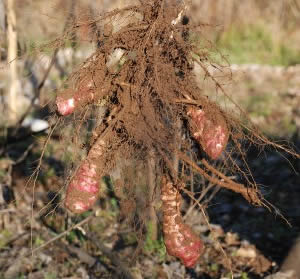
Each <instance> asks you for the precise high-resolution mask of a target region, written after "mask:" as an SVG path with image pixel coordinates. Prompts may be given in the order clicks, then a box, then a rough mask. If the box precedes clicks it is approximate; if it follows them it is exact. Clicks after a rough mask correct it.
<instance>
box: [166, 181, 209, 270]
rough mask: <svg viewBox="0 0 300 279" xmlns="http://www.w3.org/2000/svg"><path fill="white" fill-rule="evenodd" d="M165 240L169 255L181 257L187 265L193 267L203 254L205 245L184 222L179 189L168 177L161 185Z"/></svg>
mask: <svg viewBox="0 0 300 279" xmlns="http://www.w3.org/2000/svg"><path fill="white" fill-rule="evenodd" d="M161 199H162V209H163V232H164V242H165V245H166V249H167V252H168V254H169V255H171V256H175V257H177V258H179V259H180V260H181V261H182V263H183V264H184V265H185V266H186V267H192V266H193V265H194V264H195V263H196V261H197V260H198V258H199V257H200V256H201V254H202V252H203V249H204V245H203V242H202V241H201V239H200V238H199V237H198V236H197V235H195V233H194V232H193V231H192V229H191V228H190V227H189V226H188V225H186V224H184V223H183V220H182V217H181V213H180V204H181V195H180V193H179V191H178V189H177V188H176V187H175V186H174V185H173V184H172V183H171V182H170V181H167V179H166V178H163V180H162V185H161Z"/></svg>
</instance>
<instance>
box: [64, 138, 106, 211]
mask: <svg viewBox="0 0 300 279" xmlns="http://www.w3.org/2000/svg"><path fill="white" fill-rule="evenodd" d="M104 148H105V141H104V140H103V139H98V140H97V141H96V142H95V143H94V145H93V146H92V148H91V149H90V151H89V153H88V156H87V158H86V159H85V160H84V161H83V162H82V163H81V165H80V166H79V168H78V170H77V171H76V173H75V174H74V176H73V178H72V179H71V182H70V183H69V185H68V188H67V193H66V199H65V206H66V207H67V208H68V209H69V210H70V211H72V212H74V213H82V212H85V211H87V210H88V209H90V208H91V207H92V206H93V205H94V203H95V202H96V200H97V198H98V196H99V191H100V179H101V177H102V170H101V169H100V168H99V161H100V162H101V160H102V159H103V158H101V157H102V154H103V152H104Z"/></svg>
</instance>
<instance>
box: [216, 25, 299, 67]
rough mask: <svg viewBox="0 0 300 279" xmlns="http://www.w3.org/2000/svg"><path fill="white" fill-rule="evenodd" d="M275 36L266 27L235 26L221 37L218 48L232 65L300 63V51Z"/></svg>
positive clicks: (287, 64)
mask: <svg viewBox="0 0 300 279" xmlns="http://www.w3.org/2000/svg"><path fill="white" fill-rule="evenodd" d="M275 36H276V34H273V33H272V32H271V31H270V30H269V29H268V27H267V26H265V25H261V24H256V25H253V24H252V25H243V26H235V25H234V26H232V27H231V28H230V29H229V30H228V31H225V32H224V33H223V34H222V35H221V36H220V37H219V39H218V40H217V46H218V48H219V49H220V50H221V52H222V53H224V54H225V55H226V56H227V57H228V60H229V62H230V63H236V64H244V63H256V64H269V65H282V66H290V65H295V64H298V63H300V50H299V49H296V48H294V47H290V46H289V45H288V43H289V41H280V40H278V39H275Z"/></svg>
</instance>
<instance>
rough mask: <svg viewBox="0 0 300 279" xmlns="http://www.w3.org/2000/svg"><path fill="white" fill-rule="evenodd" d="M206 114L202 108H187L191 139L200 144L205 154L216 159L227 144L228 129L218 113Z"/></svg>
mask: <svg viewBox="0 0 300 279" xmlns="http://www.w3.org/2000/svg"><path fill="white" fill-rule="evenodd" d="M215 112H216V113H214V114H212V113H211V114H209V115H208V114H207V113H206V111H205V110H204V109H202V108H189V109H188V111H187V114H188V115H189V116H190V119H191V121H190V122H191V123H190V127H191V130H192V134H193V137H194V138H195V139H196V140H197V141H198V142H199V143H200V145H201V146H202V148H203V150H204V151H205V152H206V154H207V155H208V156H209V157H210V158H212V159H217V158H218V157H219V156H220V155H221V153H222V152H223V150H224V149H225V147H226V145H227V142H228V135H229V133H228V128H227V125H226V121H225V119H224V118H223V116H222V115H221V113H220V111H217V110H216V111H215Z"/></svg>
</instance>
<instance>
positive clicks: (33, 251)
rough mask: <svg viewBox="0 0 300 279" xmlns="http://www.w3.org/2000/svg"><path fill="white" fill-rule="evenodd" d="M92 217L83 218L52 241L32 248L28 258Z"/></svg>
mask: <svg viewBox="0 0 300 279" xmlns="http://www.w3.org/2000/svg"><path fill="white" fill-rule="evenodd" d="M93 217H94V215H91V216H89V217H87V218H85V219H84V220H82V221H81V222H79V223H77V224H76V225H74V226H72V227H71V228H69V229H67V230H66V231H64V232H62V233H60V234H59V235H57V236H55V237H53V238H52V239H50V240H48V241H47V242H45V243H44V244H42V245H41V246H39V247H37V248H34V249H32V250H31V253H30V254H28V256H30V255H33V254H34V253H36V252H38V251H40V250H41V249H43V248H44V247H46V246H47V245H49V244H50V243H52V242H54V241H56V240H58V239H60V238H62V237H63V236H65V235H66V234H68V233H69V232H71V231H72V230H74V229H76V228H78V227H80V226H82V225H84V224H86V223H88V222H89V221H90V220H91V219H92V218H93Z"/></svg>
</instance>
